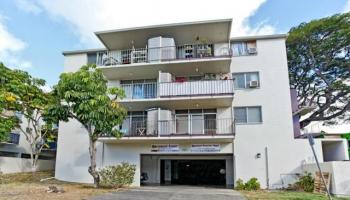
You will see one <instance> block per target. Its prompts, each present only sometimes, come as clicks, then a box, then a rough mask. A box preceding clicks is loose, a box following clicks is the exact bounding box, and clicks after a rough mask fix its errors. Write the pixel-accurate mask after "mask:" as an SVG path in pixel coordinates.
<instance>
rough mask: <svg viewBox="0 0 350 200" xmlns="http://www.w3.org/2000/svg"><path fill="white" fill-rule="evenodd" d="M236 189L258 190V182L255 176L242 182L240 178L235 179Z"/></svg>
mask: <svg viewBox="0 0 350 200" xmlns="http://www.w3.org/2000/svg"><path fill="white" fill-rule="evenodd" d="M236 190H260V183H259V181H258V179H257V178H251V179H249V181H248V182H246V183H244V182H243V180H242V179H238V180H237V181H236Z"/></svg>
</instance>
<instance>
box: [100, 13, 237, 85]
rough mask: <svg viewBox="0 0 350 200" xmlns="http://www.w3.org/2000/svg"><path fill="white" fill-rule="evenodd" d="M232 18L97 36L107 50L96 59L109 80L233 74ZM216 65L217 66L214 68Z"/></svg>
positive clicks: (139, 28) (133, 29) (122, 30)
mask: <svg viewBox="0 0 350 200" xmlns="http://www.w3.org/2000/svg"><path fill="white" fill-rule="evenodd" d="M231 21H232V20H231V19H224V20H212V21H202V22H191V23H179V24H165V25H157V26H146V27H136V28H128V29H119V30H111V31H101V32H96V33H95V34H96V35H97V37H98V38H99V39H100V41H101V42H102V43H103V44H104V46H105V48H106V50H105V51H100V52H97V54H96V55H94V57H95V58H94V60H95V62H96V64H97V66H98V67H99V68H100V69H102V71H103V72H104V74H105V75H106V77H107V78H108V79H121V78H125V77H128V76H131V75H132V76H139V77H137V78H140V77H141V76H142V77H143V78H147V76H152V74H155V73H157V72H158V71H168V72H170V73H173V72H176V71H179V72H181V73H183V74H186V73H188V72H195V71H196V69H197V70H200V71H201V72H203V73H228V72H229V71H230V61H231V55H232V53H231V50H230V45H229V43H230V41H229V37H230V30H231ZM214 66H215V67H214Z"/></svg>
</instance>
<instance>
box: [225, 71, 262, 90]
mask: <svg viewBox="0 0 350 200" xmlns="http://www.w3.org/2000/svg"><path fill="white" fill-rule="evenodd" d="M232 78H233V79H234V81H233V84H234V87H235V89H246V88H258V87H260V79H259V73H258V72H247V73H233V74H232Z"/></svg>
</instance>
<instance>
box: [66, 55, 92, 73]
mask: <svg viewBox="0 0 350 200" xmlns="http://www.w3.org/2000/svg"><path fill="white" fill-rule="evenodd" d="M86 64H87V54H86V53H81V54H73V55H65V56H64V63H63V65H64V66H63V71H64V72H75V71H78V70H79V69H80V67H82V66H83V65H86Z"/></svg>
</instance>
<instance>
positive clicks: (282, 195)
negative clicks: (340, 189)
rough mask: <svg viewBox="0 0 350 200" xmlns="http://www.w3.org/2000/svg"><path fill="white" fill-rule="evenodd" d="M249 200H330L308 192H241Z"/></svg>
mask: <svg viewBox="0 0 350 200" xmlns="http://www.w3.org/2000/svg"><path fill="white" fill-rule="evenodd" d="M239 192H241V193H242V194H243V195H244V196H245V197H246V198H247V199H248V200H258V199H259V200H262V199H269V200H270V199H271V200H328V198H327V196H325V195H319V194H313V193H307V192H291V191H271V192H269V191H239ZM333 199H334V200H345V199H347V200H349V199H350V198H336V197H333Z"/></svg>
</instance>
